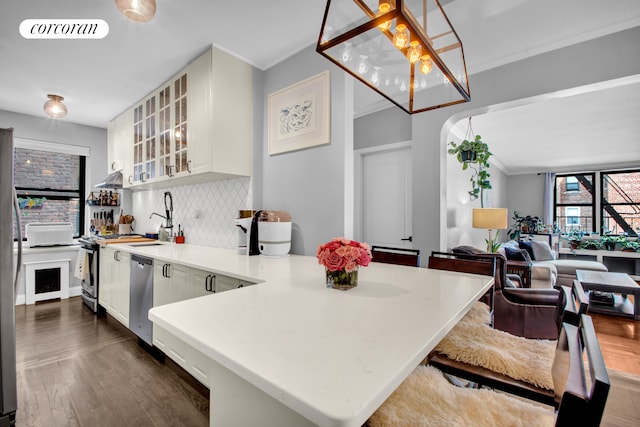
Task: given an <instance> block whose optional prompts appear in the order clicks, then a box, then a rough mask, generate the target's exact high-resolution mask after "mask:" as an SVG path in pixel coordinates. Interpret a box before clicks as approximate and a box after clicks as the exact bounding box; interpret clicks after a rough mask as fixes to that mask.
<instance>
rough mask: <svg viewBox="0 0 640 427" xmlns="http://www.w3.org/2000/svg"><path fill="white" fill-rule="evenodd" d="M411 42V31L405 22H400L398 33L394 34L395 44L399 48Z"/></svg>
mask: <svg viewBox="0 0 640 427" xmlns="http://www.w3.org/2000/svg"><path fill="white" fill-rule="evenodd" d="M408 43H409V31H407V26H406V25H404V24H398V26H397V27H396V33H395V34H394V35H393V45H394V46H395V47H397V48H398V49H403V48H404V47H405V46H406V45H407V44H408Z"/></svg>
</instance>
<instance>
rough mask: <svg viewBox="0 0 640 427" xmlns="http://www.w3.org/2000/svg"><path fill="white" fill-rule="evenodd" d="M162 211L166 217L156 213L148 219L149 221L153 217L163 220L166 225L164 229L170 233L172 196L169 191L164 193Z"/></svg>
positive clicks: (171, 228) (171, 227)
mask: <svg viewBox="0 0 640 427" xmlns="http://www.w3.org/2000/svg"><path fill="white" fill-rule="evenodd" d="M164 209H165V213H166V215H160V214H159V213H157V212H153V213H152V214H151V215H149V219H151V218H152V217H153V216H154V215H157V216H159V217H160V218H162V219H164V220H165V222H166V224H165V226H164V228H168V229H169V230H170V231H173V196H172V195H171V192H170V191H165V192H164Z"/></svg>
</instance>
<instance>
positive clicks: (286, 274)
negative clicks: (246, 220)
mask: <svg viewBox="0 0 640 427" xmlns="http://www.w3.org/2000/svg"><path fill="white" fill-rule="evenodd" d="M114 246H116V247H119V248H120V249H121V250H123V251H128V252H132V253H138V254H140V255H144V256H147V257H151V258H154V259H155V260H159V261H161V262H162V261H167V262H179V263H181V264H183V265H187V266H189V267H192V268H199V269H206V270H207V271H212V272H217V273H219V274H223V275H227V276H232V277H236V278H238V279H241V280H247V281H249V282H253V283H257V285H253V286H245V287H243V288H240V289H237V290H234V291H230V292H223V293H217V294H211V295H208V296H203V297H198V298H193V299H189V300H185V301H181V302H177V303H173V304H167V305H163V306H157V307H154V308H152V309H151V310H150V311H149V317H150V319H151V320H152V321H153V322H154V323H155V325H156V326H159V327H161V328H162V329H164V330H165V331H167V333H169V334H171V335H173V336H174V337H176V338H178V339H180V340H182V342H184V343H185V345H188V346H191V347H192V348H194V349H195V350H197V351H198V352H200V353H202V354H203V355H205V356H206V357H207V361H208V363H207V364H206V366H204V367H201V368H200V369H204V370H208V372H206V375H207V377H208V378H210V384H209V389H210V393H211V409H210V413H211V415H210V424H211V425H212V426H234V425H237V426H246V425H261V426H267V425H268V426H304V425H322V426H360V425H362V423H364V422H365V421H366V419H367V418H368V417H369V416H370V415H371V414H372V413H373V412H374V411H375V410H376V408H377V407H378V406H380V404H382V402H384V400H385V399H386V398H387V397H388V396H389V395H390V394H391V393H392V392H393V390H394V389H395V388H396V387H397V386H398V385H399V384H400V383H401V382H402V381H403V380H404V378H406V376H407V375H409V373H410V372H411V371H412V370H413V369H414V368H415V367H416V366H417V365H418V364H419V363H420V361H421V360H423V359H424V357H425V356H426V355H427V354H428V353H429V351H431V350H432V349H433V347H434V346H435V345H436V344H437V343H438V342H439V341H440V339H441V338H442V337H443V336H444V335H446V334H447V332H448V331H449V330H450V329H451V328H452V327H453V326H454V325H455V323H456V322H457V321H458V320H459V319H460V318H461V317H462V316H463V315H464V314H465V313H466V312H467V310H468V309H469V308H470V307H471V306H472V305H473V303H474V302H475V301H476V300H478V299H479V298H480V297H481V296H482V295H483V294H484V293H485V292H486V291H487V289H489V288H490V286H491V285H492V283H493V280H492V279H491V278H487V277H482V276H474V275H468V274H463V273H454V272H445V271H439V270H428V269H423V268H413V267H402V266H396V265H388V264H377V263H372V264H371V265H369V266H368V267H366V268H360V271H359V276H360V277H359V284H358V287H356V288H354V289H351V290H349V291H340V290H335V289H327V288H326V287H325V285H324V281H325V279H324V275H325V273H324V267H322V266H320V265H318V263H317V260H316V258H315V257H304V256H294V255H291V256H288V257H285V258H264V257H259V256H253V257H247V256H244V255H238V254H237V253H236V252H235V251H232V250H224V249H215V248H210V247H203V246H196V245H188V244H187V245H175V244H163V245H157V246H139V247H136V246H132V245H125V244H121V245H114Z"/></svg>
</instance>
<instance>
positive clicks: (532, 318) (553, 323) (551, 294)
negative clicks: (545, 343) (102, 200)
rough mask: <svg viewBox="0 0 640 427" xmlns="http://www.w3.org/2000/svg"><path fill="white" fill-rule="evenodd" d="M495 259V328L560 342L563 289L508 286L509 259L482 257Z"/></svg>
mask: <svg viewBox="0 0 640 427" xmlns="http://www.w3.org/2000/svg"><path fill="white" fill-rule="evenodd" d="M478 256H482V257H493V258H495V260H496V292H495V296H494V315H493V319H494V320H493V322H494V323H493V325H494V327H495V328H496V329H500V330H502V331H505V332H509V333H510V334H513V335H518V336H521V337H525V338H538V339H552V340H555V339H558V334H559V332H560V327H561V326H562V315H563V311H564V306H565V304H566V296H565V293H564V292H562V291H561V290H560V289H533V288H518V287H509V286H508V285H507V275H506V271H507V260H506V258H505V257H503V256H502V255H499V254H480V255H478Z"/></svg>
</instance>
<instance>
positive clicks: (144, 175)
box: [127, 73, 190, 185]
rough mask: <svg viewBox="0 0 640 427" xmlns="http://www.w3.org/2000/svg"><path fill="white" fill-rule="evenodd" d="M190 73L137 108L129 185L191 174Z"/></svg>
mask: <svg viewBox="0 0 640 427" xmlns="http://www.w3.org/2000/svg"><path fill="white" fill-rule="evenodd" d="M187 85H188V76H187V74H186V73H184V74H182V75H180V76H179V77H177V78H175V79H173V81H172V82H169V83H167V84H165V85H163V86H162V87H161V88H160V89H159V90H157V91H156V92H154V93H153V94H151V95H149V96H148V97H147V98H146V99H144V100H143V101H141V102H140V103H139V104H138V105H136V106H134V108H133V174H132V175H130V176H129V177H128V178H127V179H128V181H129V184H132V185H135V184H137V183H145V182H149V181H154V180H161V179H165V178H173V177H174V176H179V175H184V174H188V173H190V170H189V166H190V164H189V157H188V115H187V111H188V110H187V101H188V99H187Z"/></svg>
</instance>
